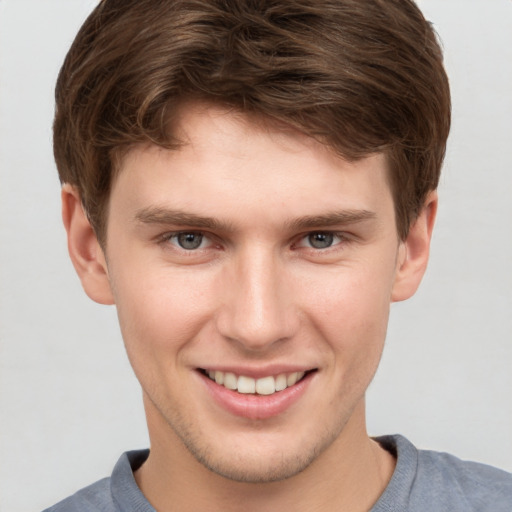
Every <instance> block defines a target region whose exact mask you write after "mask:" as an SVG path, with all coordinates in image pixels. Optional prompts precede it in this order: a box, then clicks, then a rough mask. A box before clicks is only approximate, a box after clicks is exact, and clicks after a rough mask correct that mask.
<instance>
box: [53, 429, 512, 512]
mask: <svg viewBox="0 0 512 512" xmlns="http://www.w3.org/2000/svg"><path fill="white" fill-rule="evenodd" d="M376 440H377V441H378V442H379V443H380V444H381V445H382V446H383V447H384V448H385V449H387V450H388V451H389V452H391V453H393V454H394V455H396V457H397V465H396V468H395V472H394V473H393V476H392V478H391V481H390V482H389V485H388V486H387V487H386V489H385V491H384V493H383V494H382V496H381V497H380V498H379V500H378V501H377V503H376V504H375V505H374V506H373V508H372V509H371V511H370V512H512V474H510V473H506V472H505V471H501V470H499V469H496V468H493V467H491V466H487V465H485V464H478V463H476V462H465V461H461V460H460V459H458V458H456V457H454V456H452V455H448V454H446V453H438V452H432V451H426V450H417V449H416V448H415V447H414V446H413V445H412V444H411V443H410V442H409V441H408V440H407V439H406V438H405V437H402V436H400V435H395V436H385V437H379V438H377V439H376ZM148 454H149V451H148V450H141V451H132V452H126V453H124V454H123V455H122V456H121V458H120V459H119V461H118V462H117V464H116V466H115V468H114V471H113V472H112V476H111V477H109V478H104V479H103V480H100V481H99V482H96V483H95V484H93V485H91V486H89V487H86V488H85V489H82V490H81V491H78V492H77V493H76V494H74V495H73V496H70V497H69V498H67V499H65V500H64V501H61V502H60V503H58V504H57V505H55V506H53V507H51V508H49V509H46V510H45V511H44V512H100V511H101V512H155V509H154V508H153V507H152V506H151V505H150V504H149V502H148V501H147V500H146V498H145V497H144V495H143V494H142V492H141V491H140V489H139V488H138V487H137V484H136V482H135V479H134V477H133V471H135V470H136V469H137V468H139V467H140V466H141V465H142V464H143V462H144V461H145V460H146V458H147V457H148Z"/></svg>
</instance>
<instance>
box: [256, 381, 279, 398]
mask: <svg viewBox="0 0 512 512" xmlns="http://www.w3.org/2000/svg"><path fill="white" fill-rule="evenodd" d="M275 392H276V381H275V379H274V377H263V378H262V379H258V380H257V381H256V393H258V395H272V394H273V393H275Z"/></svg>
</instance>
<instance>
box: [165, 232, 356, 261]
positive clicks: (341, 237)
mask: <svg viewBox="0 0 512 512" xmlns="http://www.w3.org/2000/svg"><path fill="white" fill-rule="evenodd" d="M180 235H200V236H201V237H203V239H202V240H201V242H200V244H202V243H203V241H204V239H207V240H209V242H210V244H209V246H207V247H204V248H201V247H197V248H192V249H185V248H184V247H180V246H179V245H178V243H176V244H172V245H173V247H174V248H175V249H176V250H178V251H181V252H182V253H184V254H188V255H193V254H194V253H195V254H197V253H198V252H199V251H201V250H206V249H208V248H209V247H210V245H211V244H213V240H214V238H215V237H214V236H213V235H210V234H208V233H205V232H203V231H194V230H190V231H185V230H184V231H174V232H169V233H164V234H163V235H161V236H160V237H159V239H158V242H159V243H160V244H167V243H169V242H171V241H172V240H173V239H177V237H179V236H180ZM314 235H324V236H328V237H333V238H337V239H338V241H337V242H336V243H334V244H332V245H329V246H327V247H324V248H318V247H312V246H311V245H302V246H301V245H300V244H301V243H302V242H303V241H305V240H307V239H308V237H311V236H314ZM296 239H297V240H298V242H294V243H293V244H292V247H293V248H297V247H299V248H303V249H306V250H310V251H313V252H315V253H325V252H328V251H329V252H330V250H331V249H335V248H337V247H338V246H339V245H342V244H343V245H345V244H346V243H348V242H350V237H349V236H348V235H347V233H346V232H337V231H323V230H319V231H310V232H308V233H304V234H301V235H299V236H298V237H296Z"/></svg>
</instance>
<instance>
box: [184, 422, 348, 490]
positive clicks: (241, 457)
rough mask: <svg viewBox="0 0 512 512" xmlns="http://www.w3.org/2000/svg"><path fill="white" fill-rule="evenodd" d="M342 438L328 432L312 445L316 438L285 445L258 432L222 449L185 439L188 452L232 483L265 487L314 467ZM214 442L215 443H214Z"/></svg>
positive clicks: (228, 441) (214, 445) (334, 432)
mask: <svg viewBox="0 0 512 512" xmlns="http://www.w3.org/2000/svg"><path fill="white" fill-rule="evenodd" d="M338 436H339V432H337V431H330V432H328V431H326V432H323V434H322V435H321V436H318V433H317V439H316V442H314V441H313V442H312V439H313V438H314V437H315V436H313V435H304V436H302V438H296V439H295V440H291V439H288V442H283V440H282V439H280V437H281V436H277V437H273V436H272V437H273V439H269V438H268V437H266V436H264V435H263V436H261V435H260V436H259V435H258V434H257V433H253V434H252V435H251V434H249V435H248V437H252V439H251V440H250V441H249V439H248V438H247V437H245V436H244V438H243V439H240V440H239V441H238V442H237V443H233V442H230V440H229V439H228V436H226V440H227V443H226V445H224V443H223V445H221V446H219V444H218V443H216V442H215V441H213V442H208V441H206V440H205V439H202V440H200V439H197V438H196V439H193V438H191V437H189V436H187V437H185V438H184V437H182V436H180V437H181V440H182V442H183V443H184V444H185V447H186V448H187V450H188V452H189V453H190V454H191V455H192V456H193V457H194V458H195V459H196V460H197V461H198V462H199V463H200V464H202V465H203V466H204V467H205V468H206V469H208V470H209V471H211V472H213V473H215V474H216V475H219V476H221V477H223V478H227V479H228V480H231V481H235V482H240V483H253V484H262V483H270V482H277V481H281V480H286V479H288V478H291V477H293V476H295V475H297V474H299V473H301V472H302V471H304V470H305V469H306V468H307V467H308V466H309V465H310V464H312V463H313V462H314V461H315V460H316V459H317V458H318V457H319V456H320V455H321V454H322V453H323V452H324V451H325V450H326V449H327V448H328V447H329V446H330V445H331V444H332V443H333V442H334V441H335V440H336V438H337V437H338ZM210 441H212V440H210Z"/></svg>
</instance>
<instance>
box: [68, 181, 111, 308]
mask: <svg viewBox="0 0 512 512" xmlns="http://www.w3.org/2000/svg"><path fill="white" fill-rule="evenodd" d="M61 195H62V220H63V222H64V227H65V228H66V232H67V235H68V251H69V256H70V257H71V261H72V262H73V266H74V267H75V270H76V272H77V274H78V277H79V278H80V281H81V282H82V287H83V289H84V290H85V293H87V295H88V296H89V297H90V298H91V299H92V300H94V301H95V302H98V303H100V304H113V303H114V298H113V295H112V291H111V288H110V281H109V278H108V269H107V263H106V260H105V255H104V253H103V249H102V248H101V246H100V244H99V242H98V239H97V238H96V234H95V233H94V230H93V229H92V226H91V224H90V222H89V219H88V218H87V215H86V214H85V212H84V209H83V208H82V202H81V200H80V195H79V193H78V191H77V190H76V188H74V187H73V186H71V185H69V184H65V185H64V186H63V187H62V194H61Z"/></svg>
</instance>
